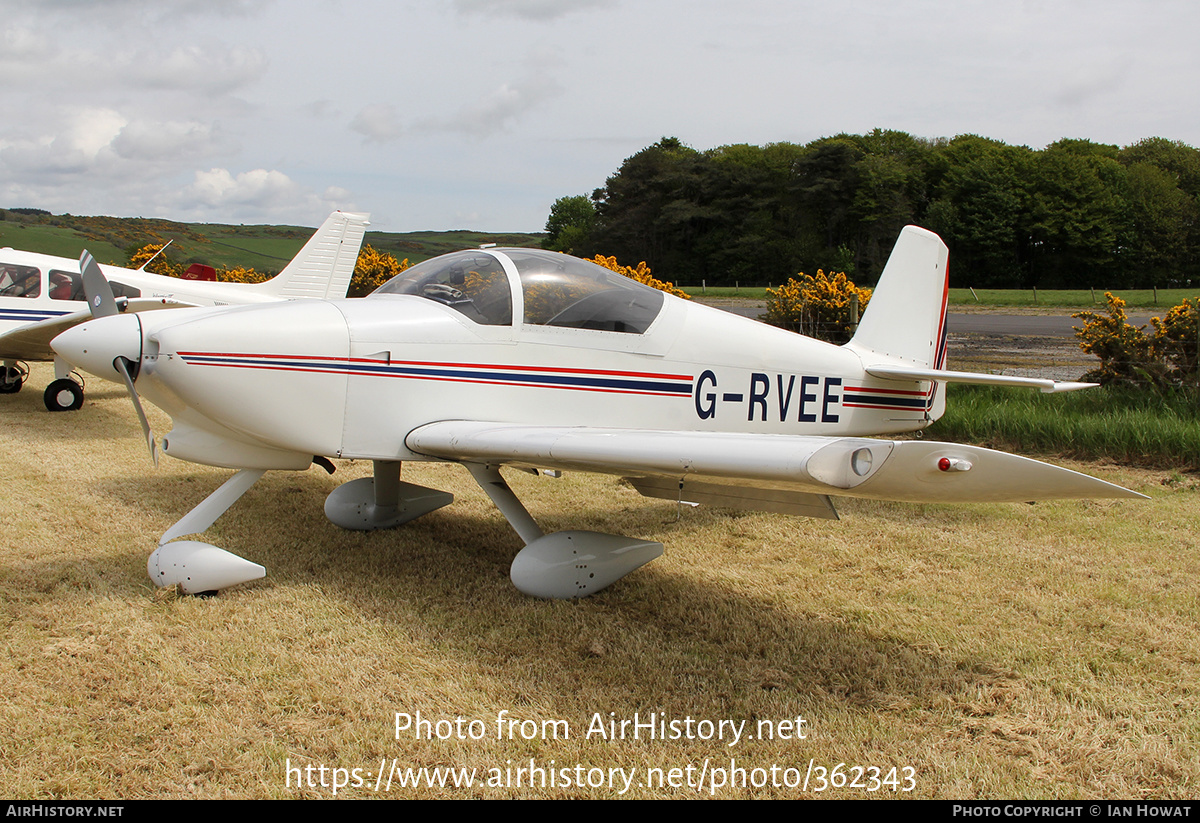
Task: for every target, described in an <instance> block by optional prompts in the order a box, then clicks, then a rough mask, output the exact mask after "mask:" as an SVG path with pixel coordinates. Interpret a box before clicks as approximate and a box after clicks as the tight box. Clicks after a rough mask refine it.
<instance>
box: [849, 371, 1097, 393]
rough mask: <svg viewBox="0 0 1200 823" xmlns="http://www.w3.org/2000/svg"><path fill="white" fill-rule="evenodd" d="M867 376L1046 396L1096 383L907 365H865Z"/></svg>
mask: <svg viewBox="0 0 1200 823" xmlns="http://www.w3.org/2000/svg"><path fill="white" fill-rule="evenodd" d="M866 370H867V374H869V375H871V376H872V377H882V378H884V379H886V380H938V381H941V382H943V383H971V384H974V385H977V386H1013V387H1024V388H1030V389H1040V390H1041V391H1043V392H1045V393H1046V394H1054V393H1055V392H1065V391H1077V390H1079V389H1090V388H1092V387H1094V386H1098V385H1100V384H1099V383H1072V382H1059V381H1057V380H1048V379H1045V378H1040V377H1013V376H1010V375H1004V374H979V373H977V372H967V371H946V370H944V369H916V368H909V367H907V366H867V367H866Z"/></svg>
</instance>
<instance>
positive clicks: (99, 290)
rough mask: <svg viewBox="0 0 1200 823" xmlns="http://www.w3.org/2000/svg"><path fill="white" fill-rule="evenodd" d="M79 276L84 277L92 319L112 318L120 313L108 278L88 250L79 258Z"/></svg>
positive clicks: (84, 288) (84, 286)
mask: <svg viewBox="0 0 1200 823" xmlns="http://www.w3.org/2000/svg"><path fill="white" fill-rule="evenodd" d="M79 274H80V275H81V276H82V277H83V293H84V294H86V295H87V301H88V310H89V311H91V313H92V317H110V316H112V315H114V314H119V313H120V310H119V309H118V308H117V301H116V299H115V298H114V297H113V293H112V287H111V286H109V285H108V278H106V277H105V276H104V272H102V271H100V264H98V263H97V262H96V258H94V257H92V255H91V253H90V252H88V251H86V250H85V251H84V253H83V254H82V255H80V256H79Z"/></svg>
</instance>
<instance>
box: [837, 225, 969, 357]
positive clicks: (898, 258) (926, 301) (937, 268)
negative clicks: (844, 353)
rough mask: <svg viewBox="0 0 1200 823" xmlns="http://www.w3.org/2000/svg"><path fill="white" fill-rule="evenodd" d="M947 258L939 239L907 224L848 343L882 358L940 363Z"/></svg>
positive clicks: (943, 354)
mask: <svg viewBox="0 0 1200 823" xmlns="http://www.w3.org/2000/svg"><path fill="white" fill-rule="evenodd" d="M948 258H949V252H948V251H947V249H946V244H945V243H943V242H942V238H940V237H938V236H937V235H936V234H934V233H933V232H931V231H926V230H925V229H921V228H917V227H916V226H906V227H905V228H904V230H903V231H902V232H900V239H899V240H897V241H896V246H895V248H893V249H892V254H891V256H890V257H889V258H888V261H887V265H886V266H884V267H883V274H881V275H879V284H878V285H877V286H876V287H875V291H874V292H873V293H872V294H871V302H870V303H869V304H868V305H867V309H866V311H865V312H863V316H862V321H861V322H860V323H859V324H858V331H857V332H855V334H854V338H853V339H852V340H851V341H850V342H849V343H847V344H846V346H847V348H850V349H853V350H854V351H855V352H857V353H858V354H859V355H860V356H863V357H864V358H866V357H870V358H872V359H873V360H877V361H880V362H892V363H895V364H896V365H906V366H916V367H918V368H926V369H940V368H942V367H943V365H944V364H945V360H946V298H947V296H948V295H949V288H950V280H949V275H948V273H947V267H946V264H947V261H948Z"/></svg>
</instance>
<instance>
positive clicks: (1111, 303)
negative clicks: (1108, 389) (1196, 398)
mask: <svg viewBox="0 0 1200 823" xmlns="http://www.w3.org/2000/svg"><path fill="white" fill-rule="evenodd" d="M1104 298H1105V300H1106V301H1107V303H1108V306H1107V309H1106V310H1105V312H1103V313H1101V312H1091V311H1083V312H1077V313H1075V314H1073V315H1071V316H1072V317H1074V318H1075V319H1077V320H1082V321H1083V326H1082V327H1079V326H1077V327H1076V328H1075V336H1076V337H1078V338H1079V347H1080V348H1081V349H1083V350H1084V351H1085V352H1087V353H1089V354H1094V355H1096V356H1097V357H1099V358H1100V365H1099V367H1098V368H1095V369H1092V370H1091V371H1089V372H1088V373H1087V374H1085V375H1084V376H1083V379H1084V380H1087V381H1090V382H1095V383H1104V384H1126V385H1132V386H1142V387H1147V386H1151V387H1154V388H1157V389H1174V388H1182V387H1189V388H1190V387H1194V386H1195V384H1196V376H1197V372H1196V323H1197V320H1198V319H1200V313H1198V310H1197V307H1196V305H1195V304H1194V303H1192V301H1191V300H1184V301H1183V302H1182V303H1181V304H1179V305H1178V306H1175V307H1174V308H1172V309H1171V310H1170V311H1168V312H1167V314H1166V316H1165V317H1154V318H1151V320H1150V323H1151V325H1152V326H1153V327H1154V333H1153V334H1147V333H1146V330H1145V329H1146V327H1145V326H1138V327H1135V326H1132V325H1130V323H1129V318H1128V316H1127V315H1126V313H1125V301H1124V300H1122V299H1121V298H1120V297H1117V296H1116V295H1114V294H1112V293H1111V292H1107V293H1105V295H1104Z"/></svg>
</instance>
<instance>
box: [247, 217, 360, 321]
mask: <svg viewBox="0 0 1200 823" xmlns="http://www.w3.org/2000/svg"><path fill="white" fill-rule="evenodd" d="M368 217H370V215H367V214H351V213H349V212H341V211H335V212H334V213H333V214H331V215H329V217H328V218H327V219H326V220H325V222H324V223H322V224H321V228H319V229H317V233H316V234H314V235H313V236H312V237H311V238H310V239H309V241H308V242H307V243H305V244H304V248H302V249H301V250H300V253H299V254H297V255H296V257H295V258H294V259H293V260H292V262H290V263H288V264H287V266H286V267H284V269H283V271H281V272H280V273H279V274H278V275H277V276H276V277H274V278H272V279H271V280H268V281H267V282H266V283H263V284H261V285H260V286H258V288H259V289H261V290H262V291H263V292H264V293H266V294H270V295H272V296H273V297H278V298H282V299H291V298H296V297H316V298H325V299H330V298H338V297H345V296H346V290H347V289H348V288H349V287H350V278H351V277H352V276H353V275H354V264H355V263H356V262H357V261H358V250H359V248H360V247H361V246H362V242H363V237H364V235H365V234H366V231H367V226H368V225H370V224H369V223H368V222H367V218H368Z"/></svg>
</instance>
